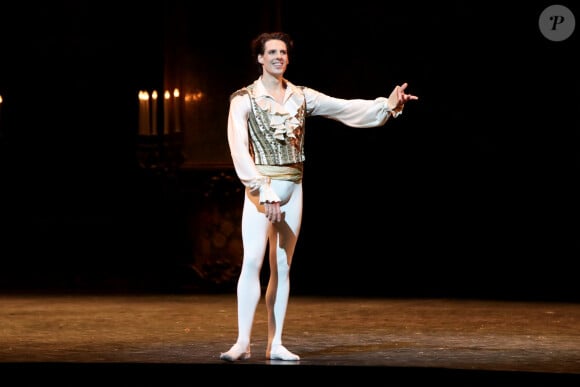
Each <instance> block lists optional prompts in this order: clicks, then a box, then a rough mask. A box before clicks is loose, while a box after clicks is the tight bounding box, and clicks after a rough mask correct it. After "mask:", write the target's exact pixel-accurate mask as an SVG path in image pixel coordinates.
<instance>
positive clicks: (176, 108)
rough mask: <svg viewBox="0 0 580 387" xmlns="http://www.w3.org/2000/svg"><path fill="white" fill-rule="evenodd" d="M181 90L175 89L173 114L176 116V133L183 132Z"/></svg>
mask: <svg viewBox="0 0 580 387" xmlns="http://www.w3.org/2000/svg"><path fill="white" fill-rule="evenodd" d="M180 101H181V99H180V98H179V89H173V114H174V120H175V122H174V124H175V132H176V133H178V132H181V125H180V122H181V108H180Z"/></svg>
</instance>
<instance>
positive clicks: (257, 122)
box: [232, 85, 306, 165]
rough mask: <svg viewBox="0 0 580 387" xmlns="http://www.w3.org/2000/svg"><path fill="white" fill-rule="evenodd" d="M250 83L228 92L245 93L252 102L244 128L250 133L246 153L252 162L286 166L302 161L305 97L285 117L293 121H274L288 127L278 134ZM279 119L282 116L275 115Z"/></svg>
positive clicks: (234, 94)
mask: <svg viewBox="0 0 580 387" xmlns="http://www.w3.org/2000/svg"><path fill="white" fill-rule="evenodd" d="M253 89H254V87H253V85H250V86H248V87H245V88H242V89H240V90H238V91H236V92H235V93H233V94H232V98H233V97H234V96H236V95H244V94H248V96H249V97H250V101H251V105H252V114H250V117H249V119H248V128H249V129H248V130H249V136H250V153H251V154H252V156H253V158H254V162H255V163H256V165H289V164H299V163H302V162H303V161H304V149H303V146H304V123H305V120H304V118H305V112H306V99H305V98H304V99H303V103H302V105H301V106H300V108H299V109H298V111H297V112H296V115H295V116H294V117H291V116H290V115H288V119H289V120H292V121H293V122H294V123H295V124H294V125H290V124H289V120H287V121H284V122H282V124H280V123H278V126H284V124H286V127H288V126H290V127H292V130H290V131H288V130H287V129H286V132H287V133H284V134H282V135H281V134H280V133H279V130H278V131H277V129H276V128H275V127H273V123H272V118H273V117H272V116H271V114H272V113H270V112H268V111H267V110H265V109H262V108H261V107H260V106H259V104H258V103H257V101H256V98H255V96H254V94H253ZM276 119H277V121H280V120H281V119H282V121H283V116H282V117H280V116H278V117H276Z"/></svg>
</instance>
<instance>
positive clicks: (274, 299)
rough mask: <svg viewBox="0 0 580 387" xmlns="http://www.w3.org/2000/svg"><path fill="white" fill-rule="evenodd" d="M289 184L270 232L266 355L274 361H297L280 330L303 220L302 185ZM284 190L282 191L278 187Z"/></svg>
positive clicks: (284, 315) (284, 314)
mask: <svg viewBox="0 0 580 387" xmlns="http://www.w3.org/2000/svg"><path fill="white" fill-rule="evenodd" d="M283 183H284V184H285V185H288V184H290V185H289V186H288V187H287V189H288V190H291V193H290V195H289V199H288V201H287V202H286V203H285V204H284V205H283V207H282V211H283V220H282V222H280V223H276V224H275V225H274V227H273V228H272V229H271V230H270V232H269V246H270V251H269V263H270V278H269V281H268V288H267V290H266V308H267V311H268V346H267V348H266V357H268V358H270V359H273V360H293V361H295V360H300V357H299V356H298V355H296V354H294V353H292V352H290V351H288V350H287V349H286V348H285V347H284V346H283V345H282V331H283V329H284V320H285V318H286V310H287V306H288V299H289V295H290V267H291V264H292V257H293V255H294V249H295V247H296V242H297V239H298V234H299V231H300V224H301V220H302V184H301V183H298V184H297V183H289V182H283ZM280 191H281V192H284V191H283V190H280Z"/></svg>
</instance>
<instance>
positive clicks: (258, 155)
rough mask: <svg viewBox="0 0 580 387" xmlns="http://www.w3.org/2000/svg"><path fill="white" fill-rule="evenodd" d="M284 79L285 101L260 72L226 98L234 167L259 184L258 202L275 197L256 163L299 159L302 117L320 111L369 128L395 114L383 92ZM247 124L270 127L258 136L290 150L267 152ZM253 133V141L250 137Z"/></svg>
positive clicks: (245, 178) (253, 184)
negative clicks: (367, 95) (341, 94)
mask: <svg viewBox="0 0 580 387" xmlns="http://www.w3.org/2000/svg"><path fill="white" fill-rule="evenodd" d="M285 82H286V85H287V87H286V95H285V96H284V102H283V104H280V103H278V102H276V100H275V99H274V98H273V97H272V96H270V95H269V94H268V92H267V91H266V88H265V87H264V85H263V83H262V80H261V78H259V79H257V80H256V81H254V83H253V84H252V85H250V86H248V87H246V88H243V89H240V90H238V91H236V92H235V93H233V94H232V97H231V99H230V109H229V114H228V128H227V135H228V143H229V147H230V152H231V156H232V160H233V163H234V168H235V170H236V174H237V176H238V178H239V179H240V181H241V182H242V184H244V185H245V186H246V187H249V188H250V189H251V190H255V189H259V190H260V202H262V203H264V202H275V201H279V199H278V197H277V195H276V194H275V193H274V192H273V191H272V190H271V189H270V184H269V182H270V179H269V178H268V177H267V176H264V175H263V174H262V173H260V172H259V170H258V168H257V167H256V165H259V164H262V165H285V164H296V163H301V162H303V161H304V149H303V140H304V137H303V136H304V123H305V118H306V117H309V116H322V117H326V118H330V119H333V120H336V121H339V122H341V123H343V124H344V125H347V126H350V127H354V128H370V127H377V126H382V125H384V124H385V123H386V122H387V120H388V119H389V117H390V116H391V115H392V114H393V112H392V110H391V109H390V108H389V106H388V104H387V98H385V97H378V98H375V99H373V100H365V99H341V98H335V97H330V96H328V95H325V94H323V93H321V92H319V91H316V90H314V89H311V88H308V87H303V86H301V87H299V86H295V85H294V84H292V83H290V82H289V81H287V80H285ZM397 115H398V114H397ZM250 125H253V126H254V127H253V128H252V129H253V130H254V131H255V130H256V129H260V130H262V131H267V132H269V133H266V136H262V137H261V139H262V140H263V139H264V138H267V139H269V140H268V141H269V142H271V143H273V142H276V143H277V144H272V145H273V147H272V148H271V149H275V148H276V146H279V145H280V143H282V144H284V143H288V149H290V148H292V149H293V150H292V151H291V152H290V154H285V155H284V156H283V157H266V153H268V152H266V151H264V148H266V147H267V146H266V147H265V146H264V144H263V142H264V141H261V142H262V144H258V143H257V141H256V138H255V137H256V136H254V135H253V134H252V135H250ZM256 126H258V128H256ZM252 139H253V140H254V142H253V143H250V142H251V141H252ZM290 144H291V146H290ZM266 145H268V144H266ZM271 149H270V150H271ZM270 153H271V152H270Z"/></svg>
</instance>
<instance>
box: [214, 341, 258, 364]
mask: <svg viewBox="0 0 580 387" xmlns="http://www.w3.org/2000/svg"><path fill="white" fill-rule="evenodd" d="M250 357H251V353H250V350H249V349H248V350H244V349H243V348H242V346H240V345H238V344H234V345H233V346H232V347H231V348H230V350H229V351H227V352H222V353H221V354H220V359H221V360H225V361H237V360H247V359H249V358H250Z"/></svg>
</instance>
